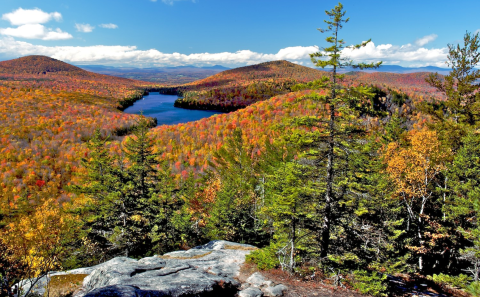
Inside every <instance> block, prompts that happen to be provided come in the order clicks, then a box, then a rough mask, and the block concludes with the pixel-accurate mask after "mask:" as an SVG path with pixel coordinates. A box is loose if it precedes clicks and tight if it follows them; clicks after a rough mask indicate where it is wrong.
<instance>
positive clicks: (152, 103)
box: [124, 92, 221, 126]
mask: <svg viewBox="0 0 480 297" xmlns="http://www.w3.org/2000/svg"><path fill="white" fill-rule="evenodd" d="M177 98H178V96H176V95H163V94H159V93H158V92H151V93H150V95H147V96H144V97H143V99H140V100H138V101H136V102H135V103H133V105H132V106H130V107H129V108H127V109H125V110H124V112H126V113H130V114H140V113H143V115H144V116H147V117H152V118H157V125H158V126H161V125H174V124H180V123H186V122H192V121H198V120H200V119H203V118H208V117H210V116H212V115H214V114H219V113H221V112H218V111H206V110H192V109H183V108H177V107H173V103H174V102H175V100H177Z"/></svg>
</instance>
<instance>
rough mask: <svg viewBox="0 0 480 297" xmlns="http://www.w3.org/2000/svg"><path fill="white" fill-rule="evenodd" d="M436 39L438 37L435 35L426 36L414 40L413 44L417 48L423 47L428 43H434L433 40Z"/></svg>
mask: <svg viewBox="0 0 480 297" xmlns="http://www.w3.org/2000/svg"><path fill="white" fill-rule="evenodd" d="M437 37H438V35H437V34H430V35H426V36H423V37H422V38H419V39H417V40H415V44H416V45H417V46H424V45H426V44H427V43H430V42H432V41H434V40H435V39H437Z"/></svg>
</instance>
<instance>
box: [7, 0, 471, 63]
mask: <svg viewBox="0 0 480 297" xmlns="http://www.w3.org/2000/svg"><path fill="white" fill-rule="evenodd" d="M337 4H338V1H330V0H296V1H291V0H95V1H92V0H82V1H78V0H48V1H38V0H1V2H0V15H1V18H0V60H8V59H12V58H18V57H22V56H27V55H46V56H49V57H52V58H55V59H59V60H62V61H65V62H68V63H72V64H75V65H109V66H128V67H164V66H184V65H195V66H213V65H223V66H227V67H238V66H245V65H252V64H257V63H261V62H267V61H272V60H288V61H291V62H294V63H298V64H302V65H305V66H312V64H311V62H310V58H309V54H310V53H313V52H317V51H319V50H321V48H322V47H325V46H328V44H327V43H326V42H325V38H326V37H327V35H326V34H325V33H324V34H322V33H320V32H319V31H318V30H317V28H325V23H324V22H323V20H325V19H326V18H327V16H326V14H325V10H330V9H332V8H333V7H334V6H335V5H337ZM342 4H343V5H344V9H345V10H346V11H347V13H346V16H347V17H350V21H349V22H348V23H347V24H345V25H344V28H343V29H342V30H341V31H340V32H339V37H340V38H343V39H344V40H345V42H346V44H347V45H351V44H357V43H361V42H362V41H365V40H368V39H370V38H371V39H372V42H370V43H369V44H368V45H367V46H366V47H364V48H362V49H360V50H355V51H351V50H345V52H344V53H343V54H344V55H346V56H347V57H349V58H351V59H352V60H354V61H355V62H376V61H383V62H384V64H387V65H400V66H405V67H419V66H438V67H447V65H446V64H445V61H446V60H447V54H448V47H447V45H448V44H458V43H461V42H463V36H464V35H465V32H467V31H468V32H472V33H475V32H480V21H479V18H478V11H480V1H478V0H468V1H467V0H457V1H455V2H454V1H451V0H448V1H446V0H436V1H430V0H421V1H419V0H415V1H412V0H402V1H382V0H361V1H360V0H344V1H342Z"/></svg>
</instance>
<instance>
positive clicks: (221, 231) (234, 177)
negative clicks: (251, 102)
mask: <svg viewBox="0 0 480 297" xmlns="http://www.w3.org/2000/svg"><path fill="white" fill-rule="evenodd" d="M243 138H244V136H243V133H242V130H241V129H238V128H237V129H235V130H234V131H233V134H232V136H231V137H230V138H228V139H227V140H226V143H225V145H224V146H222V147H221V148H220V149H219V150H218V151H216V152H215V153H214V155H213V157H214V162H211V166H212V167H213V168H214V169H215V172H216V174H218V175H219V176H220V178H221V183H222V186H221V189H220V191H219V192H218V193H217V200H216V202H215V206H214V208H213V212H212V214H211V217H210V219H209V224H208V226H207V227H208V229H209V232H210V237H212V238H222V239H226V240H231V241H236V242H248V243H251V244H256V245H262V242H263V240H264V234H263V233H262V232H261V229H260V225H259V221H258V219H257V217H256V211H257V209H258V201H259V195H258V194H259V193H258V191H257V186H258V185H259V178H260V174H259V171H258V169H259V168H258V166H257V160H255V158H254V156H255V154H254V147H253V146H251V145H248V144H246V143H245V141H244V139H243ZM252 157H253V158H252Z"/></svg>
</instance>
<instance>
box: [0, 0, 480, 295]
mask: <svg viewBox="0 0 480 297" xmlns="http://www.w3.org/2000/svg"><path fill="white" fill-rule="evenodd" d="M342 9H343V8H342V6H341V5H340V6H336V7H335V8H334V9H332V10H331V11H328V12H327V16H328V17H329V18H328V19H327V24H328V26H329V27H328V29H327V32H325V35H326V36H327V39H326V41H325V44H326V47H325V48H324V49H323V50H322V51H321V52H318V53H315V54H311V57H312V65H309V66H312V67H306V66H301V65H297V64H294V63H291V62H288V61H272V62H266V63H261V64H257V65H252V66H245V67H240V68H236V69H231V70H226V71H223V72H220V73H217V74H215V75H212V76H210V77H207V78H204V79H201V80H196V81H193V82H187V83H184V84H177V83H178V81H175V82H173V83H170V84H163V83H162V84H159V83H153V82H151V81H150V82H148V81H139V80H132V79H127V78H119V77H115V76H109V75H102V74H96V73H92V72H88V71H86V70H82V69H80V68H78V67H76V66H73V65H70V64H67V63H64V62H62V61H59V60H56V59H52V58H49V57H45V56H26V57H22V58H18V59H14V60H9V61H3V62H0V127H1V129H0V281H1V284H0V290H1V291H0V296H8V294H9V290H10V287H11V286H12V285H13V284H15V283H17V282H18V281H20V280H22V279H38V278H39V277H41V276H43V275H45V274H46V273H47V272H48V271H55V270H68V269H73V268H78V267H85V266H92V265H96V264H98V263H101V262H104V261H106V260H109V259H112V258H113V257H116V256H128V257H132V258H140V257H144V256H150V255H155V254H157V255H158V254H162V253H165V252H170V251H174V250H178V249H188V248H190V247H194V246H196V245H199V244H204V243H206V242H208V241H210V240H214V239H224V240H228V241H234V242H241V243H248V244H252V245H255V246H257V247H259V249H258V250H255V251H254V252H252V253H251V254H250V255H249V256H248V259H247V260H248V262H249V263H250V264H251V265H255V267H257V269H259V270H266V271H269V270H275V269H276V270H281V271H283V272H285V273H287V274H289V275H293V276H294V277H295V278H297V279H298V280H299V281H314V282H320V283H324V284H326V285H329V286H334V287H341V288H346V289H349V290H354V291H357V292H359V293H362V294H366V295H373V296H387V295H390V296H403V295H402V292H399V291H398V290H397V288H394V287H392V283H391V282H389V281H388V279H387V278H388V277H389V276H395V277H401V278H404V279H416V280H420V281H421V282H428V283H429V284H431V286H432V287H434V288H437V289H438V292H442V293H443V294H447V295H448V294H450V295H457V296H470V295H471V296H480V279H479V278H480V240H479V238H480V237H479V236H480V221H479V215H478V214H479V213H480V192H479V189H480V188H479V183H480V130H479V127H480V126H479V125H480V113H479V110H480V92H479V88H480V85H479V84H478V79H479V78H480V71H479V70H478V69H477V68H475V67H478V66H479V63H480V37H479V35H478V33H477V34H471V33H468V32H467V33H466V34H465V36H464V37H463V40H462V42H461V43H460V44H458V45H449V50H450V51H449V56H448V61H446V62H447V63H448V65H449V66H451V72H450V74H449V75H445V76H444V75H440V74H435V73H426V72H420V73H411V74H394V73H385V72H362V71H361V70H363V69H375V68H378V67H382V65H381V62H378V63H377V62H376V63H371V64H369V63H360V64H355V63H353V62H351V61H348V60H346V59H344V58H343V57H341V52H342V49H344V48H345V47H346V46H345V44H346V43H345V42H343V40H340V39H337V38H336V37H335V38H333V37H332V36H337V34H338V36H341V34H342V31H341V30H340V29H341V27H342V23H343V22H344V21H345V19H344V16H343V15H344V14H342V12H343V10H342ZM328 30H329V31H328ZM367 43H368V41H367V42H364V43H362V44H359V45H356V46H354V48H361V47H364V46H366V44H367ZM347 44H348V43H347ZM314 66H315V67H314ZM347 66H348V67H354V68H355V71H351V72H346V73H344V72H341V71H340V70H341V69H342V68H344V67H347ZM182 83H183V81H182ZM152 91H155V92H160V93H162V94H173V95H178V96H179V99H178V100H177V101H176V102H175V106H176V107H178V108H186V109H203V110H219V111H223V112H224V113H222V114H217V115H214V116H211V117H208V118H204V119H202V120H199V121H195V122H188V123H184V124H177V125H161V126H156V120H155V119H152V118H148V117H144V116H142V115H133V114H127V113H124V112H123V110H124V109H125V108H127V107H128V106H130V105H132V104H133V103H134V102H135V101H136V100H138V99H141V98H142V96H144V95H145V94H148V92H152Z"/></svg>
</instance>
